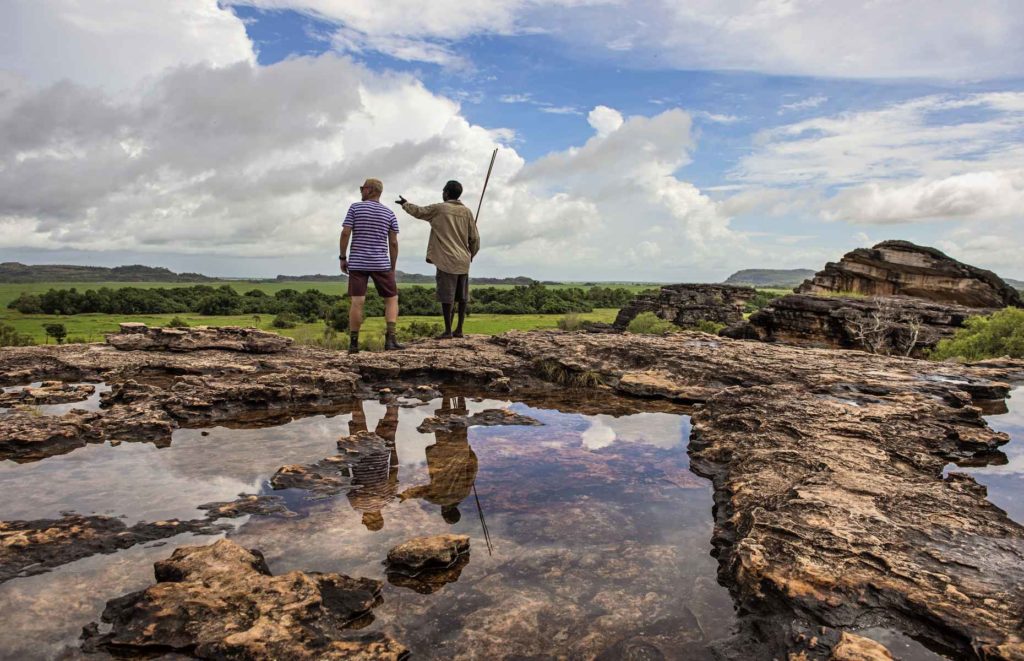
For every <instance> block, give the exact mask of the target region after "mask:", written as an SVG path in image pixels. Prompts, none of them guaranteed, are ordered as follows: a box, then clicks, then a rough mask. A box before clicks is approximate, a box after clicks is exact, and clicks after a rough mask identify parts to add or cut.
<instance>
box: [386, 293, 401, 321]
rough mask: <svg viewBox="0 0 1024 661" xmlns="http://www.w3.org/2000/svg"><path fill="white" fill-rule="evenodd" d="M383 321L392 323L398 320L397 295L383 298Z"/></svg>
mask: <svg viewBox="0 0 1024 661" xmlns="http://www.w3.org/2000/svg"><path fill="white" fill-rule="evenodd" d="M384 321H385V322H391V323H394V322H396V321H398V297H397V296H392V297H391V298H385V299H384Z"/></svg>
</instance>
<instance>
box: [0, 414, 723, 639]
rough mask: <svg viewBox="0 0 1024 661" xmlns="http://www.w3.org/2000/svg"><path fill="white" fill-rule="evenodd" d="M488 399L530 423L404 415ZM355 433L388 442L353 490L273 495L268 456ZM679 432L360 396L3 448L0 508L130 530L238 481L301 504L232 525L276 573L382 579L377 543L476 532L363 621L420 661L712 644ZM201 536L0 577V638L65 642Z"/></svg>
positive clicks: (693, 482) (702, 540)
mask: <svg viewBox="0 0 1024 661" xmlns="http://www.w3.org/2000/svg"><path fill="white" fill-rule="evenodd" d="M81 405H82V403H81V402H79V403H78V404H77V406H79V407H81ZM491 408H508V409H510V410H512V411H513V412H515V413H519V414H522V415H525V416H529V417H531V418H534V419H536V420H538V421H540V422H541V423H543V425H542V426H535V427H525V426H524V427H512V426H498V427H470V428H469V429H468V430H467V429H456V430H454V431H451V430H440V431H436V432H431V433H420V432H418V431H417V429H416V428H417V426H419V425H420V424H421V423H422V422H423V421H424V420H425V419H426V418H427V417H430V416H433V415H436V414H437V413H438V411H443V412H445V413H453V412H454V413H461V414H464V415H471V414H473V413H477V412H480V411H483V410H485V409H491ZM587 410H593V409H592V408H588V409H587ZM606 410H607V409H606ZM364 429H368V430H370V431H376V432H377V434H379V435H381V436H383V437H385V438H388V439H394V442H395V449H394V452H393V453H392V454H391V455H390V456H389V457H386V460H383V461H377V462H376V463H374V464H372V465H367V466H365V467H362V468H359V469H358V471H362V473H361V474H360V475H358V476H357V477H359V478H360V479H359V480H358V481H359V482H360V483H361V484H362V486H360V487H359V488H358V489H356V490H354V491H349V492H348V493H343V494H341V495H338V496H335V497H331V498H326V499H319V500H317V499H311V498H309V497H308V496H309V494H308V493H307V492H302V491H298V490H285V491H273V490H272V489H271V487H270V484H269V479H270V477H271V476H272V475H273V474H274V473H275V471H276V470H277V469H278V468H280V467H281V466H283V465H286V464H312V463H315V462H317V461H318V460H320V459H322V458H324V457H328V456H331V455H334V454H336V453H337V449H336V441H337V439H338V438H339V437H340V436H344V435H347V434H350V433H355V432H358V431H361V430H364ZM689 433H690V427H689V418H688V417H687V416H686V415H683V414H682V413H681V412H672V413H669V412H660V413H637V414H632V415H622V416H612V415H606V414H600V415H583V414H576V413H562V412H559V411H556V410H551V409H546V408H536V407H531V406H528V405H526V404H522V403H512V402H506V401H498V400H466V399H464V398H444V399H436V400H433V401H431V402H429V403H428V404H427V405H426V406H420V407H415V408H404V407H401V406H394V405H392V406H385V405H383V404H380V403H378V402H357V403H354V404H353V405H352V407H351V411H350V412H347V413H344V414H340V415H334V416H324V415H318V416H311V417H306V418H301V419H297V420H294V421H291V422H288V423H286V424H281V425H279V426H276V427H264V428H259V429H237V428H231V429H229V428H226V427H213V428H209V429H205V430H198V429H195V430H193V429H187V430H179V431H177V432H176V433H175V434H174V437H173V440H172V443H171V445H170V446H169V447H165V448H156V447H154V446H152V445H150V444H145V443H123V444H121V445H119V446H116V447H112V446H110V445H90V446H86V447H84V448H81V449H78V450H76V451H75V452H73V453H70V454H67V455H61V456H56V457H52V458H50V459H47V460H46V461H43V462H35V463H31V464H14V463H12V462H2V463H0V489H2V490H3V491H4V492H5V493H8V494H18V497H17V498H8V499H5V500H3V501H0V519H5V520H11V519H33V518H56V517H59V516H60V513H61V512H63V511H68V510H73V511H76V512H79V513H83V514H88V513H94V512H95V513H102V514H108V515H119V516H120V515H123V516H125V517H126V523H128V524H129V525H130V524H131V523H133V522H135V521H155V520H159V519H163V518H169V517H179V518H201V517H202V516H204V514H205V512H202V511H200V510H198V509H197V508H196V506H198V505H200V504H202V503H206V502H209V501H215V500H233V499H234V498H235V497H236V496H237V495H238V494H239V493H242V492H246V493H264V494H277V495H283V496H284V497H285V500H286V503H287V505H288V507H289V508H290V509H291V510H293V511H294V512H296V513H297V514H298V516H294V517H280V516H250V517H244V518H241V519H235V520H233V523H235V524H236V526H237V527H236V528H235V529H234V530H232V531H230V532H228V533H227V537H228V538H230V539H233V540H234V541H236V542H238V543H239V544H241V545H243V546H245V547H250V548H259V549H261V550H262V551H263V552H264V554H265V555H266V558H267V561H268V563H269V565H270V568H271V570H272V571H273V572H274V573H275V574H276V573H281V572H286V571H290V570H293V569H300V570H304V571H337V572H342V573H346V574H349V575H352V576H366V577H371V578H376V579H379V580H382V581H387V578H386V574H385V571H384V567H383V565H382V564H381V561H382V560H383V558H384V557H385V555H386V554H387V551H388V549H390V548H391V547H392V546H394V545H396V544H398V543H400V542H403V541H406V540H408V539H409V538H411V537H415V536H420V535H433V534H442V533H446V532H452V533H461V534H466V535H469V536H470V537H471V554H470V560H469V563H468V564H467V565H466V566H465V567H464V568H463V569H462V571H461V574H460V575H458V578H457V580H455V581H454V582H452V583H448V584H447V585H445V586H444V587H443V588H441V589H440V590H439V591H437V592H434V593H431V594H421V593H419V592H416V591H414V590H412V589H408V588H405V587H400V586H398V585H392V584H386V587H385V590H384V603H383V604H382V605H381V606H380V607H379V608H377V609H376V610H375V611H374V615H375V616H376V619H375V621H374V622H373V623H372V624H371V625H370V627H369V629H370V630H382V631H385V632H387V633H388V634H390V635H391V636H393V637H394V638H395V639H397V640H399V641H401V642H402V643H403V644H404V645H406V646H408V647H409V648H410V649H411V650H412V652H413V654H414V655H415V656H417V657H424V658H452V657H458V656H474V657H481V658H502V657H529V656H545V657H546V656H557V655H564V656H569V657H587V658H591V657H594V656H597V655H600V654H602V653H604V654H608V655H611V656H612V657H619V656H622V654H621V653H629V652H630V650H633V651H635V650H638V649H640V650H653V649H660V650H662V651H663V653H664V654H665V655H666V656H668V657H674V658H692V659H702V658H711V654H710V651H709V649H708V645H709V643H710V642H712V641H715V640H717V639H720V638H723V637H725V636H727V635H728V634H729V633H730V631H731V629H732V627H733V624H734V622H735V616H734V613H733V607H732V601H731V599H730V597H729V595H728V592H727V591H726V589H725V588H723V587H721V586H719V585H718V583H717V580H716V572H717V562H716V561H715V560H714V559H713V558H712V557H711V556H710V555H709V552H710V540H711V536H712V526H713V524H712V519H711V506H712V497H711V487H710V483H709V482H707V481H706V480H704V479H702V478H699V477H697V476H696V475H694V474H693V473H692V472H690V469H689V458H688V456H687V454H686V447H687V440H688V438H689ZM204 434H206V435H204ZM358 471H357V469H356V468H354V469H353V473H357V472H358ZM485 530H486V532H487V534H485ZM212 539H214V538H213V537H202V538H199V537H193V536H189V535H184V536H179V537H176V538H173V539H171V540H167V541H168V543H167V544H165V545H161V546H153V545H147V546H145V547H133V548H131V549H128V550H126V551H121V552H119V553H116V554H113V555H100V556H92V557H90V558H86V559H83V560H79V561H77V562H75V563H71V564H68V565H64V566H62V567H58V568H56V569H54V570H52V571H51V572H49V573H46V574H41V575H37V576H32V577H28V578H18V579H14V580H11V581H8V582H6V583H3V584H0V618H2V619H3V621H4V622H6V623H8V626H5V627H3V628H2V629H0V650H4V653H5V654H13V655H14V656H15V657H18V658H30V657H36V658H38V657H40V656H42V657H53V656H56V655H58V653H59V652H60V650H61V649H63V648H64V647H65V646H70V647H72V648H75V647H76V645H77V642H76V641H77V637H78V634H79V633H80V631H81V627H82V626H84V625H85V624H87V623H88V622H90V621H92V620H98V616H99V614H100V612H101V611H102V608H103V605H104V603H105V602H106V600H107V599H112V598H114V597H118V596H121V595H123V594H125V593H126V592H129V591H131V590H137V589H140V588H142V587H144V586H146V585H148V584H149V582H150V581H151V578H152V563H153V561H154V560H156V559H160V558H164V557H167V556H168V555H169V554H170V552H171V550H173V549H174V548H175V546H177V545H182V544H202V543H208V542H209V541H211V540H212ZM65 602H66V603H67V605H66V607H65ZM11 623H14V626H12V625H11Z"/></svg>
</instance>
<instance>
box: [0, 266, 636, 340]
mask: <svg viewBox="0 0 1024 661" xmlns="http://www.w3.org/2000/svg"><path fill="white" fill-rule="evenodd" d="M192 284H204V285H210V286H220V285H225V284H226V285H230V286H231V287H233V288H234V289H235V290H237V291H238V293H239V294H244V293H245V292H247V291H252V290H254V289H259V290H262V291H264V292H265V293H267V294H268V295H273V294H275V293H276V292H278V291H281V290H282V289H295V290H298V291H306V290H308V289H318V290H320V291H321V292H323V293H325V294H336V295H340V294H344V293H345V292H346V291H347V288H348V285H347V283H344V282H314V281H300V282H287V281H285V282H258V281H251V280H225V281H218V282H204V283H182V282H31V283H13V284H12V283H0V322H2V323H6V324H8V325H10V326H13V327H14V329H15V330H16V331H17V332H18V333H22V334H25V335H28V336H30V337H31V338H32V339H33V340H35V341H36V342H37V343H39V344H45V343H47V342H48V341H49V342H52V340H50V339H49V338H47V336H46V333H45V331H44V330H43V324H51V323H58V324H64V326H65V327H66V328H67V332H68V340H69V341H73V342H102V341H103V335H104V334H105V333H112V332H115V331H116V330H117V328H118V324H119V323H122V322H127V321H135V322H141V323H145V324H149V325H151V326H164V325H166V324H167V323H168V322H169V321H170V320H171V319H172V318H174V317H179V318H181V319H184V320H185V321H186V322H187V323H188V324H189V325H191V326H255V327H257V328H261V329H265V330H269V331H273V332H276V333H281V334H282V335H287V336H289V337H294V338H295V339H296V340H299V341H305V340H310V339H312V338H315V337H319V336H320V335H322V333H323V323H321V322H316V323H306V324H298V325H297V326H296V327H295V328H286V329H278V328H274V327H272V326H271V322H272V321H273V319H274V316H273V315H269V314H266V315H231V316H204V315H197V314H177V315H175V314H152V315H109V314H76V315H48V314H33V315H26V314H21V313H20V312H18V311H16V310H10V309H8V308H7V304H8V303H10V302H11V301H12V300H14V299H16V298H17V297H18V296H20V295H21V294H22V293H26V292H28V293H42V292H45V291H47V290H50V289H71V288H76V289H78V290H79V291H86V290H88V289H99V288H101V287H108V288H111V289H119V288H122V287H138V288H147V289H148V288H154V287H188V286H191V285H192ZM591 285H601V286H614V287H623V288H626V289H630V290H631V291H634V292H640V291H643V290H645V289H650V288H651V287H652V286H656V285H651V284H636V283H618V282H616V283H606V282H601V283H589V282H588V283H568V282H567V283H560V284H557V285H546V286H548V287H552V288H557V287H589V286H591ZM413 286H419V287H430V285H423V284H412V283H409V284H400V285H399V289H401V288H403V287H413ZM482 286H487V287H499V288H511V287H512V286H513V285H482ZM399 299H401V295H399ZM617 312H618V310H616V309H610V308H604V309H596V310H594V311H593V312H586V313H579V314H577V315H576V316H577V317H578V318H579V319H580V320H581V321H600V322H605V323H611V322H612V321H614V319H615V315H616V313H617ZM564 316H565V315H561V314H473V313H472V308H470V316H469V317H468V318H467V319H466V326H465V330H466V332H467V333H480V334H485V335H495V334H497V333H502V332H504V331H507V330H533V329H536V328H555V327H556V326H557V324H558V321H559V319H562V318H563V317H564ZM414 321H420V322H431V323H441V322H442V319H441V317H440V316H432V317H423V316H404V317H400V318H399V326H400V327H404V326H407V325H409V324H411V323H412V322H414ZM376 333H379V334H383V333H384V319H383V317H370V318H368V319H367V320H366V321H365V323H364V324H363V334H364V335H372V334H376Z"/></svg>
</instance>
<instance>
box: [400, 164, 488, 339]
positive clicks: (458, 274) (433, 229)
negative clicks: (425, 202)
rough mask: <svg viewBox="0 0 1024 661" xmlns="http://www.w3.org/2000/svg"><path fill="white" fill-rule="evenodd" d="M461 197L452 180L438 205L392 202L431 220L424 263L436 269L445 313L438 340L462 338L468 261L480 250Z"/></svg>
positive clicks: (404, 201)
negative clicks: (456, 320) (456, 316)
mask: <svg viewBox="0 0 1024 661" xmlns="http://www.w3.org/2000/svg"><path fill="white" fill-rule="evenodd" d="M461 196H462V184H460V183H459V182H457V181H454V180H453V181H449V182H448V183H446V184H445V185H444V189H443V190H442V191H441V199H442V200H443V201H442V202H441V203H440V204H431V205H429V206H425V207H421V206H417V205H415V204H413V203H412V202H409V201H407V200H406V199H405V198H404V197H402V196H401V195H399V196H398V200H396V201H395V204H400V205H402V208H403V209H405V212H406V213H408V214H409V215H410V216H413V217H414V218H419V219H420V220H425V221H427V222H428V223H430V240H429V241H428V242H427V263H428V264H433V265H434V266H435V267H436V268H437V276H436V280H437V300H438V301H439V302H440V303H441V311H442V313H443V314H444V334H443V335H441V337H440V339H451V338H453V337H462V323H463V321H465V318H466V303H467V302H468V300H469V264H470V262H472V261H473V257H475V256H476V254H477V252H479V251H480V234H479V233H478V232H477V229H476V220H475V219H474V218H473V212H472V211H470V210H469V209H468V208H467V207H466V206H465V205H464V204H462V202H461V201H459V198H460V197H461ZM455 303H458V304H459V323H458V325H457V326H456V327H455V330H454V331H452V318H453V316H454V312H455V310H454V308H455Z"/></svg>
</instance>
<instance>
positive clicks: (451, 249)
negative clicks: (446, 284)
mask: <svg viewBox="0 0 1024 661" xmlns="http://www.w3.org/2000/svg"><path fill="white" fill-rule="evenodd" d="M402 208H403V209H405V211H406V213H408V214H409V215H410V216H413V217H414V218H419V219H420V220H425V221H427V222H428V223H430V241H428V242H427V262H428V263H430V264H433V265H434V266H436V267H437V268H438V270H441V271H444V272H445V273H456V274H459V273H469V263H470V262H471V261H473V257H475V256H476V254H477V253H478V252H480V234H478V233H477V231H476V220H474V219H473V212H472V211H470V210H469V209H467V208H466V205H464V204H463V203H462V202H459V201H458V200H450V201H448V202H441V203H440V204H431V205H429V206H425V207H420V206H417V205H415V204H413V203H412V202H406V203H405V204H403V205H402Z"/></svg>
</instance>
